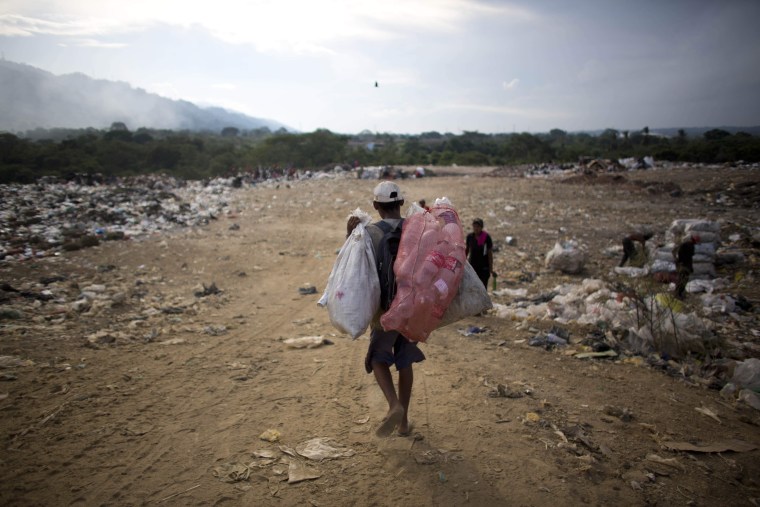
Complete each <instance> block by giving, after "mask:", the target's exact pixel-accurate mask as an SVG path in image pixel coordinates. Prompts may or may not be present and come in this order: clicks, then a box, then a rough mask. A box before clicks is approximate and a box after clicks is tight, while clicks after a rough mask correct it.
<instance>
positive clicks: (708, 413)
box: [694, 407, 722, 424]
mask: <svg viewBox="0 0 760 507" xmlns="http://www.w3.org/2000/svg"><path fill="white" fill-rule="evenodd" d="M694 410H696V411H697V412H699V413H700V414H704V415H706V416H707V417H711V418H713V419H715V421H717V422H718V424H722V423H721V422H720V419H718V414H716V413H715V412H713V411H712V410H710V409H709V408H705V407H697V408H695V409H694Z"/></svg>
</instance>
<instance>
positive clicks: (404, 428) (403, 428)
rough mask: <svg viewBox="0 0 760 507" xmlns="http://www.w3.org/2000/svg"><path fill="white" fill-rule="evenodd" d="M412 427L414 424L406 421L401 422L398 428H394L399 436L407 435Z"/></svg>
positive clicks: (410, 432)
mask: <svg viewBox="0 0 760 507" xmlns="http://www.w3.org/2000/svg"><path fill="white" fill-rule="evenodd" d="M413 429H414V424H410V423H409V422H408V421H407V422H403V421H402V422H401V424H399V425H398V428H397V429H396V433H397V434H398V436H400V437H408V436H409V435H411V434H412V430H413Z"/></svg>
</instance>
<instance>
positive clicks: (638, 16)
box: [0, 0, 760, 134]
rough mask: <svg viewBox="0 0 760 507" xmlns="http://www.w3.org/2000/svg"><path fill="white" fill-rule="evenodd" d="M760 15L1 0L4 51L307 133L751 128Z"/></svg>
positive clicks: (512, 5)
mask: <svg viewBox="0 0 760 507" xmlns="http://www.w3.org/2000/svg"><path fill="white" fill-rule="evenodd" d="M759 23H760V1H758V0H722V1H719V0H637V1H632V0H631V1H628V0H619V1H618V0H577V1H571V0H566V1H562V0H556V1H542V0H533V1H514V2H512V1H500V0H477V1H476V0H371V1H365V0H331V1H328V0H247V1H242V0H240V1H235V0H214V1H203V2H195V1H188V0H129V1H123V0H48V1H45V0H0V51H2V52H3V54H4V57H5V59H7V60H11V61H14V62H20V63H26V64H29V65H33V66H35V67H39V68H41V69H44V70H47V71H49V72H52V73H54V74H67V73H72V72H82V73H84V74H87V75H88V76H91V77H94V78H98V79H108V80H117V81H125V82H127V83H129V84H131V85H132V86H135V87H139V88H143V89H145V90H147V91H149V92H153V93H157V94H159V95H162V96H165V97H169V98H172V99H185V100H189V101H191V102H195V103H196V104H199V105H219V106H222V107H226V108H229V109H233V110H236V111H239V112H242V113H245V114H248V115H251V116H255V117H260V118H269V119H273V120H276V121H279V122H282V123H284V124H286V125H288V126H290V127H292V128H295V129H298V130H302V131H312V130H315V129H317V128H327V129H329V130H331V131H333V132H340V133H357V132H359V131H361V130H364V129H369V130H371V131H377V132H396V133H412V134H416V133H420V132H426V131H433V130H434V131H438V132H453V133H457V134H458V133H461V132H462V131H463V130H470V131H472V130H476V131H479V132H483V133H492V132H512V131H517V132H547V131H549V130H550V129H552V128H561V129H563V130H568V131H575V130H591V129H601V128H616V129H620V130H639V129H641V128H643V127H644V126H649V127H650V128H657V127H700V126H750V125H759V124H760V29H759V27H758V24H759ZM376 82H377V85H378V86H377V87H376V86H375V83H376Z"/></svg>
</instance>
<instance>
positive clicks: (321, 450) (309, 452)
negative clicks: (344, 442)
mask: <svg viewBox="0 0 760 507" xmlns="http://www.w3.org/2000/svg"><path fill="white" fill-rule="evenodd" d="M296 452H297V453H298V454H300V455H301V456H303V457H304V458H308V459H310V460H314V461H322V460H326V459H337V458H348V457H350V456H353V455H354V454H356V451H354V450H353V449H349V448H348V447H344V446H341V445H339V444H337V443H336V442H335V441H334V440H333V439H331V438H328V437H317V438H312V439H310V440H307V441H306V442H302V443H300V444H298V445H297V446H296Z"/></svg>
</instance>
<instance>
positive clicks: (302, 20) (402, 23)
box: [0, 0, 533, 53]
mask: <svg viewBox="0 0 760 507" xmlns="http://www.w3.org/2000/svg"><path fill="white" fill-rule="evenodd" d="M486 16H487V17H493V16H502V17H504V18H505V19H511V20H518V21H524V20H529V19H532V18H533V14H532V13H531V12H530V11H528V10H526V9H522V8H516V7H511V6H505V5H501V4H500V3H492V2H488V1H483V0H436V1H431V0H322V1H314V0H277V1H273V0H250V1H247V2H240V1H239V0H215V1H214V2H186V1H184V0H132V1H130V2H124V1H123V0H68V1H66V2H58V1H54V2H49V1H46V0H26V1H20V0H4V1H3V3H2V4H0V35H6V36H22V35H33V34H52V35H62V36H78V37H86V36H92V35H96V34H100V35H105V34H118V33H124V32H125V31H133V30H135V29H139V28H144V27H147V26H151V25H157V24H166V25H171V26H181V27H203V28H204V29H206V30H207V31H208V32H209V33H211V34H212V35H213V36H214V37H216V38H218V39H220V40H222V41H224V42H227V43H233V44H252V45H254V46H255V47H256V48H257V49H259V50H260V51H275V52H276V51H288V52H295V53H315V52H316V53H325V52H326V53H330V52H331V51H334V50H336V49H335V48H332V45H333V43H336V42H338V41H342V42H345V41H346V40H349V39H353V40H365V41H384V40H392V39H398V38H401V37H405V36H407V35H409V34H410V33H415V34H417V35H422V34H425V33H432V32H437V33H451V34H454V33H457V32H459V31H462V30H464V26H465V24H466V23H467V22H468V21H469V20H470V19H472V18H477V17H486ZM336 47H337V48H339V47H340V46H336ZM331 48H332V49H331Z"/></svg>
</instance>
